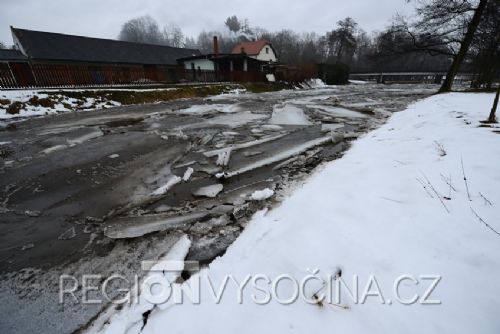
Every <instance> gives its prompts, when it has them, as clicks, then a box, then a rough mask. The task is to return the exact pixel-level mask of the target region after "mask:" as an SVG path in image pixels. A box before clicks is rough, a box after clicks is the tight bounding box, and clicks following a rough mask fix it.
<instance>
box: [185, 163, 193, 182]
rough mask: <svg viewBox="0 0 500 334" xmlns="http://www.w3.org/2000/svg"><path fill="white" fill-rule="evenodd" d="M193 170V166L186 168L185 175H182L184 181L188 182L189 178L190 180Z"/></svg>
mask: <svg viewBox="0 0 500 334" xmlns="http://www.w3.org/2000/svg"><path fill="white" fill-rule="evenodd" d="M193 172H194V169H193V168H191V167H188V168H187V169H186V171H185V172H184V176H183V177H182V181H184V182H186V181H187V180H189V178H190V177H191V175H192V174H193Z"/></svg>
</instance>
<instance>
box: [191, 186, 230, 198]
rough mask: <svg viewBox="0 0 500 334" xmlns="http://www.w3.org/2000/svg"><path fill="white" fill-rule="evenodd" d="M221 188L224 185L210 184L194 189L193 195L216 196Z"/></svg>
mask: <svg viewBox="0 0 500 334" xmlns="http://www.w3.org/2000/svg"><path fill="white" fill-rule="evenodd" d="M222 189H224V186H223V185H222V184H220V183H217V184H212V185H209V186H206V187H201V188H198V189H196V190H194V191H193V195H195V196H203V197H212V198H213V197H216V196H217V195H218V194H219V193H220V192H221V191H222Z"/></svg>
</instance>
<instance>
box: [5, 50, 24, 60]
mask: <svg viewBox="0 0 500 334" xmlns="http://www.w3.org/2000/svg"><path fill="white" fill-rule="evenodd" d="M0 60H27V58H26V56H25V55H23V54H22V53H21V52H19V51H17V50H10V49H0Z"/></svg>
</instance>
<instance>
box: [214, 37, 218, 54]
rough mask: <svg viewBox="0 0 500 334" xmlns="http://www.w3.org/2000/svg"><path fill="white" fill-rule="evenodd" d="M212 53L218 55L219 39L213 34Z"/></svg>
mask: <svg viewBox="0 0 500 334" xmlns="http://www.w3.org/2000/svg"><path fill="white" fill-rule="evenodd" d="M214 55H215V56H218V55H219V41H218V40H217V36H214Z"/></svg>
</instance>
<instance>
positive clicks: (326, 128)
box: [321, 123, 344, 132]
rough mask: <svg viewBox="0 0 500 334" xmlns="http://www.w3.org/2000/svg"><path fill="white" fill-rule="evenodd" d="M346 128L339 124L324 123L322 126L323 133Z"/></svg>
mask: <svg viewBox="0 0 500 334" xmlns="http://www.w3.org/2000/svg"><path fill="white" fill-rule="evenodd" d="M342 127H344V125H343V124H338V123H323V124H321V132H327V131H334V130H337V129H340V128H342Z"/></svg>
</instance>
